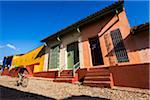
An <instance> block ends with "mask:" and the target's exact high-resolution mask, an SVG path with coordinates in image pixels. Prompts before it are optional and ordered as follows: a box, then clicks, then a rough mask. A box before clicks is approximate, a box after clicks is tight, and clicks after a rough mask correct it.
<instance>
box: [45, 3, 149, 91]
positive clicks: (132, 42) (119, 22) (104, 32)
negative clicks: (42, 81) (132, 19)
mask: <svg viewBox="0 0 150 100" xmlns="http://www.w3.org/2000/svg"><path fill="white" fill-rule="evenodd" d="M145 26H146V27H147V26H149V23H147V24H146V25H145ZM138 27H139V26H138ZM133 30H134V28H131V27H130V24H129V22H128V19H127V16H126V12H125V8H124V2H122V1H119V2H117V3H114V4H112V5H110V6H108V7H106V8H104V9H102V10H100V11H98V12H96V13H94V14H92V15H90V16H88V17H86V18H85V19H83V20H80V21H79V22H76V23H75V24H72V25H71V26H68V27H67V28H64V29H62V30H61V31H59V32H57V33H55V34H53V35H51V36H48V37H46V38H44V39H43V40H42V42H45V43H46V44H47V53H46V55H47V59H46V62H48V66H47V68H46V69H47V70H48V71H53V72H54V71H57V73H58V74H57V75H58V77H56V78H55V80H54V81H55V82H75V81H80V80H82V81H83V80H84V81H83V84H84V85H90V86H102V87H113V86H115V85H116V86H131V87H141V88H148V83H149V82H148V79H147V78H141V80H142V81H143V83H142V82H140V81H137V80H139V79H138V78H137V79H136V78H134V76H135V75H134V74H137V72H138V71H139V70H143V69H145V70H144V72H145V74H144V72H143V73H139V75H138V76H140V75H145V77H147V76H148V73H147V69H148V66H149V62H150V61H149V60H148V55H147V54H148V51H149V47H148V38H147V37H148V32H149V31H148V30H149V27H147V30H146V32H145V35H144V34H142V33H141V32H142V31H140V34H142V36H143V38H138V36H137V37H136V36H134V35H133ZM133 38H134V39H133ZM145 39H146V40H145ZM138 41H141V45H140V44H139V43H138ZM143 44H144V45H145V46H146V47H147V48H145V49H146V50H143V49H141V50H136V49H137V48H138V46H139V48H140V46H142V45H143ZM145 58H146V59H147V60H144V59H145ZM116 66H117V67H116ZM118 66H119V67H120V68H124V71H127V73H129V75H127V76H126V77H125V78H124V79H123V80H120V77H116V74H118V75H117V76H120V74H121V73H122V72H121V71H120V72H121V73H118V72H116V71H117V70H120V68H119V67H118ZM129 66H130V68H128V67H129ZM135 66H144V67H137V69H138V70H137V69H136V68H135V69H134V67H135ZM145 66H146V67H145ZM129 69H130V70H133V69H134V71H132V72H128V70H129ZM127 73H124V74H125V75H126V74H127ZM131 73H133V75H130V74H131ZM114 75H115V77H114ZM64 76H65V78H64ZM67 76H68V77H67ZM71 76H72V78H70V77H71ZM103 76H104V77H103ZM122 76H123V75H122ZM132 76H133V78H132V79H131V80H129V81H128V82H126V81H127V79H128V78H129V77H132ZM135 77H136V76H135ZM117 80H119V81H120V83H117ZM134 82H136V84H135V83H134ZM140 84H143V86H140Z"/></svg>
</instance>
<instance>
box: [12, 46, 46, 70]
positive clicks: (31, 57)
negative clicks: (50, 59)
mask: <svg viewBox="0 0 150 100" xmlns="http://www.w3.org/2000/svg"><path fill="white" fill-rule="evenodd" d="M43 47H44V45H42V46H40V47H38V48H36V49H34V50H32V51H29V52H27V53H26V54H24V55H21V56H15V55H14V56H13V60H12V68H14V67H19V66H30V65H34V64H35V65H34V72H40V71H43V66H44V55H41V56H38V55H39V53H40V51H41V50H42V48H43Z"/></svg>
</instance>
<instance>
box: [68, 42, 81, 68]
mask: <svg viewBox="0 0 150 100" xmlns="http://www.w3.org/2000/svg"><path fill="white" fill-rule="evenodd" d="M77 62H79V50H78V42H74V43H71V44H69V45H68V46H67V68H68V69H71V68H73V66H74V65H75V64H76V63H77Z"/></svg>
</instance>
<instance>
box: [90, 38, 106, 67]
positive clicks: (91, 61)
mask: <svg viewBox="0 0 150 100" xmlns="http://www.w3.org/2000/svg"><path fill="white" fill-rule="evenodd" d="M94 38H97V39H98V42H99V49H100V50H101V56H102V62H103V64H98V65H94V64H93V60H92V59H93V57H92V50H91V44H90V40H91V39H94ZM88 44H89V51H90V52H89V53H90V63H91V65H92V66H94V67H95V66H104V58H103V53H102V49H101V43H100V40H99V36H98V35H96V36H93V37H90V38H88Z"/></svg>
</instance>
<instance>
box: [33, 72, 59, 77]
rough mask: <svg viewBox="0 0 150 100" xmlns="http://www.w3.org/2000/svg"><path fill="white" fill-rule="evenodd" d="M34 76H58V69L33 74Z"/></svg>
mask: <svg viewBox="0 0 150 100" xmlns="http://www.w3.org/2000/svg"><path fill="white" fill-rule="evenodd" d="M33 76H34V77H44V78H55V77H57V76H58V71H45V72H37V73H34V74H33Z"/></svg>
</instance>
